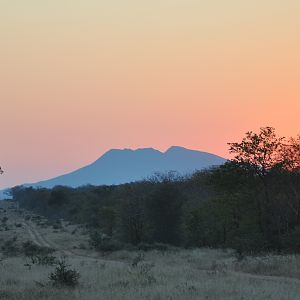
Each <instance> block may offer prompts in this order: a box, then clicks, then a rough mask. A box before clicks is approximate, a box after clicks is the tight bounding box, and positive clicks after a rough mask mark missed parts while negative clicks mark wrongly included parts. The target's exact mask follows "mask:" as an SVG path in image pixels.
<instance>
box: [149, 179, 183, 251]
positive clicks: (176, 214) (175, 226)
mask: <svg viewBox="0 0 300 300" xmlns="http://www.w3.org/2000/svg"><path fill="white" fill-rule="evenodd" d="M182 204H183V195H182V193H181V192H180V191H179V190H178V189H177V188H176V187H175V185H174V184H172V183H170V182H166V183H162V184H159V186H158V188H157V190H156V191H155V192H154V193H153V194H152V195H151V196H150V197H149V198H148V200H147V215H148V218H149V222H150V224H151V227H152V238H153V240H154V241H155V242H160V243H167V244H174V245H179V244H180V242H181V224H182Z"/></svg>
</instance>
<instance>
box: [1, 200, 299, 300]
mask: <svg viewBox="0 0 300 300" xmlns="http://www.w3.org/2000/svg"><path fill="white" fill-rule="evenodd" d="M1 206H2V208H3V209H4V210H1V209H0V222H1V223H2V225H1V231H0V246H1V247H2V246H3V245H4V244H5V242H6V241H7V240H12V239H13V240H14V244H15V246H16V247H19V248H20V247H21V245H22V243H23V242H25V241H32V242H33V243H35V244H36V245H39V246H45V247H51V248H54V249H55V250H56V252H55V253H54V255H55V256H56V257H58V258H60V257H65V258H66V260H67V262H68V264H69V265H70V266H71V267H70V268H72V269H75V270H77V271H78V272H79V274H80V279H79V285H78V287H76V288H62V287H61V288H58V287H54V286H52V285H51V284H50V282H49V274H50V273H51V272H52V271H53V270H54V268H55V267H54V266H44V265H36V264H34V265H32V263H31V260H30V258H28V257H25V256H24V255H22V254H20V253H18V254H15V255H8V253H5V251H4V250H2V252H3V253H1V261H0V299H8V300H9V299H16V300H23V299H26V300H27V299H28V300H34V299H55V300H60V299H74V300H77V299H84V300H91V299H110V300H115V299H116V300H118V299H120V300H121V299H122V300H123V299H128V300H141V299H149V300H150V299H156V300H159V299H170V300H171V299H174V300H175V299H176V300H179V299H180V300H185V299H187V300H190V299H191V300H192V299H200V300H201V299H222V300H237V299H239V300H242V299H243V300H247V299H255V300H265V299H270V300H279V299H280V300H282V299H284V300H297V299H300V256H296V255H295V256H294V255H286V256H276V255H268V256H257V257H245V258H243V259H240V258H238V257H237V256H236V254H235V253H234V251H232V250H220V249H218V250H215V249H189V250H184V249H170V250H168V251H149V252H137V251H118V252H114V253H110V254H105V255H104V254H103V253H97V252H95V251H94V250H92V249H90V247H89V244H88V234H87V232H86V230H85V229H84V227H81V226H78V225H71V224H68V223H67V222H63V221H62V222H60V223H58V224H52V223H51V222H49V221H48V220H46V219H44V218H39V217H36V216H33V215H32V214H29V213H28V212H24V211H18V210H16V209H14V208H12V207H10V208H8V206H7V204H6V203H4V202H2V203H1ZM4 217H7V218H8V220H7V221H5V220H4V222H2V220H3V218H4ZM4 224H5V225H4ZM0 251H1V250H0Z"/></svg>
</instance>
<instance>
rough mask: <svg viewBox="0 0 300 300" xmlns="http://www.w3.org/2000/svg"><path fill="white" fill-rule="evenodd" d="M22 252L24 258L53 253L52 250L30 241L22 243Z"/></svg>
mask: <svg viewBox="0 0 300 300" xmlns="http://www.w3.org/2000/svg"><path fill="white" fill-rule="evenodd" d="M22 250H23V253H24V254H25V255H26V256H35V255H48V254H50V253H53V252H54V251H55V250H54V249H52V248H48V247H41V246H38V245H36V244H34V243H33V242H32V241H27V242H24V243H23V245H22Z"/></svg>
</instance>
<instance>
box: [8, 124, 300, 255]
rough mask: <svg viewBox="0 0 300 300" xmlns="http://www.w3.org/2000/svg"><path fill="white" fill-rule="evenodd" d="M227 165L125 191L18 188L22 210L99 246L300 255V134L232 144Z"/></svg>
mask: <svg viewBox="0 0 300 300" xmlns="http://www.w3.org/2000/svg"><path fill="white" fill-rule="evenodd" d="M229 151H230V153H231V154H232V157H233V158H232V159H231V160H228V161H227V162H226V163H225V164H224V165H221V166H219V167H212V168H210V169H208V170H204V171H198V172H195V173H194V174H193V175H191V176H189V177H182V176H179V175H177V174H176V173H174V172H169V173H167V174H156V175H155V176H153V177H152V178H150V179H148V180H143V181H140V182H134V183H128V184H123V185H118V186H84V187H79V188H69V187H63V186H57V187H55V188H53V189H44V188H41V189H34V188H25V187H15V188H13V189H12V190H11V193H12V195H13V198H14V200H16V201H18V202H19V204H20V207H21V208H25V209H28V210H32V211H34V212H36V213H38V214H41V215H45V216H47V217H49V218H53V219H60V218H64V219H66V220H70V221H71V222H74V223H80V224H85V225H86V226H87V227H88V228H89V229H90V231H91V233H92V234H91V236H92V238H93V241H94V246H96V247H97V245H98V246H99V245H100V246H101V245H102V246H103V245H104V246H108V248H109V249H110V248H113V246H114V245H115V246H116V245H118V246H116V247H122V245H134V246H138V245H142V244H143V245H153V244H157V243H159V244H170V245H175V246H182V247H230V248H234V249H236V250H237V251H239V252H240V253H244V252H247V253H251V252H260V251H278V252H281V251H289V252H300V137H299V136H298V137H296V138H289V139H286V138H283V137H279V136H277V134H276V132H275V129H274V128H272V127H264V128H261V130H260V132H259V133H254V132H247V133H246V135H245V137H244V138H243V139H242V141H241V142H237V143H229Z"/></svg>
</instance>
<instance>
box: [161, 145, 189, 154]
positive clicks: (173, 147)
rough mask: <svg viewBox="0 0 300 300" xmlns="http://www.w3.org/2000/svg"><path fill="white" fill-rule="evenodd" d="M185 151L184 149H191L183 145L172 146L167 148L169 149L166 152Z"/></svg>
mask: <svg viewBox="0 0 300 300" xmlns="http://www.w3.org/2000/svg"><path fill="white" fill-rule="evenodd" d="M178 151H181V152H184V151H190V150H189V149H187V148H184V147H181V146H171V147H170V148H169V149H167V151H166V152H165V153H170V152H178Z"/></svg>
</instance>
